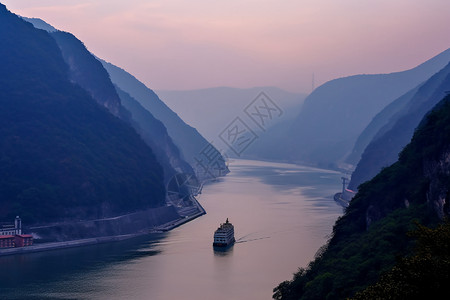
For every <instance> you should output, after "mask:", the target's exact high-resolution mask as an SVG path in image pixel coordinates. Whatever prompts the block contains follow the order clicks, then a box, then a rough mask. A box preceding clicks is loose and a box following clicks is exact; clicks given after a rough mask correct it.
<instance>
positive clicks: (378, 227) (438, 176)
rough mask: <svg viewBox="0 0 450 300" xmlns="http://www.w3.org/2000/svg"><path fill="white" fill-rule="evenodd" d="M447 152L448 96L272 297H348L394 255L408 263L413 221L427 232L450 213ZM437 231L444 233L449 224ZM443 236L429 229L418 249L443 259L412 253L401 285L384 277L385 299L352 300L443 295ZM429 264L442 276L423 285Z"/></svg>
mask: <svg viewBox="0 0 450 300" xmlns="http://www.w3.org/2000/svg"><path fill="white" fill-rule="evenodd" d="M449 149H450V96H446V97H445V98H444V99H442V100H441V101H439V102H438V104H437V105H436V106H435V107H434V108H433V109H432V111H431V112H430V113H429V114H427V116H425V117H424V118H423V119H422V121H420V126H419V127H418V129H417V130H416V131H415V133H414V136H413V138H412V140H411V142H410V143H409V144H408V145H407V146H406V147H405V148H404V149H403V150H402V152H401V154H400V156H399V159H398V161H397V162H395V163H394V164H392V165H391V166H389V167H387V168H385V169H383V170H382V171H381V172H380V173H378V174H377V175H376V176H375V177H374V178H372V179H371V180H369V181H367V182H365V183H364V184H362V185H361V186H360V189H359V191H358V193H357V194H356V196H355V197H354V198H353V200H352V201H351V202H350V205H349V207H348V208H347V209H346V211H345V214H344V215H343V216H342V217H340V218H339V219H338V220H337V221H336V224H335V225H334V228H333V234H332V237H331V238H330V240H329V242H328V243H327V244H326V245H324V246H323V247H322V248H321V249H319V251H318V252H317V254H316V255H315V259H314V260H313V261H312V262H311V263H310V264H309V265H308V266H307V267H306V268H300V269H299V271H298V272H297V273H296V274H294V277H293V279H292V280H289V281H284V282H282V283H281V284H279V285H278V287H276V288H275V289H274V296H273V298H274V299H278V300H291V299H292V300H293V299H301V300H307V299H350V298H351V297H354V296H355V293H357V292H359V291H362V290H364V289H365V288H367V287H368V286H370V285H373V284H374V283H375V282H376V281H377V280H378V279H379V278H380V275H381V274H384V273H385V272H386V271H388V270H390V269H391V268H392V267H393V266H394V265H395V264H396V263H397V264H398V263H402V262H403V261H400V259H399V258H400V257H406V258H409V257H411V254H412V249H413V245H414V243H413V241H412V240H411V237H410V236H409V237H408V233H409V232H411V230H413V229H414V228H415V227H416V226H414V222H420V223H421V224H422V225H425V226H429V227H431V228H433V227H435V226H436V225H437V224H442V222H443V221H444V222H445V219H446V218H448V217H449V215H450V210H449V205H448V203H449V195H450V193H449V190H450V185H449V183H450V175H449V174H450V163H449V159H448V158H449V156H450V152H449V151H450V150H449ZM444 225H445V226H447V228H448V225H449V223H448V221H447V222H446V223H444ZM449 237H450V236H449V235H448V229H447V236H446V238H442V237H439V238H438V236H436V235H435V234H431V231H430V232H427V236H426V240H425V242H426V243H425V245H424V246H425V247H426V248H428V247H430V246H435V247H437V248H438V249H439V250H440V252H441V253H443V254H445V257H446V258H447V260H440V257H439V256H430V255H428V253H425V254H424V253H419V255H418V256H416V257H415V259H414V262H416V264H411V263H410V264H408V265H406V267H409V268H405V269H406V270H408V271H409V272H408V273H406V272H402V273H401V274H399V275H400V277H401V283H403V285H402V286H400V285H399V286H397V284H398V281H394V280H393V279H394V278H387V279H388V280H387V282H386V283H385V284H386V285H387V286H385V287H384V288H385V289H384V291H385V293H384V296H382V297H379V296H378V297H377V296H374V295H372V296H371V297H368V298H367V296H366V297H360V298H358V297H356V298H355V299H384V298H385V297H392V298H394V299H407V298H408V299H422V298H423V295H426V296H425V297H427V296H429V295H438V294H442V293H445V291H446V288H447V285H446V283H447V282H448V268H446V267H448V246H446V245H448V244H449ZM430 262H435V263H436V266H441V265H444V266H445V267H444V268H441V269H440V270H439V271H441V272H442V273H440V275H443V276H442V277H441V276H437V278H434V279H433V280H430V274H432V273H433V272H435V270H434V269H430V266H431V265H432V264H430ZM403 266H405V264H404V263H403ZM436 271H437V270H436ZM393 282H394V283H395V284H393ZM392 291H396V292H399V293H398V294H393V293H392ZM389 292H390V293H389ZM418 295H421V297H419V296H418Z"/></svg>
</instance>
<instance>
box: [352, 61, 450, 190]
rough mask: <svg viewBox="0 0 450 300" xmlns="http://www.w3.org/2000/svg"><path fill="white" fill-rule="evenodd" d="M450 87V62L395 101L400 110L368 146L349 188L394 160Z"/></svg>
mask: <svg viewBox="0 0 450 300" xmlns="http://www.w3.org/2000/svg"><path fill="white" fill-rule="evenodd" d="M449 61H450V59H449ZM449 89H450V64H448V65H447V66H446V67H445V68H443V69H442V70H441V71H439V72H438V73H436V74H435V75H433V76H432V77H431V78H429V79H428V80H427V81H426V82H425V83H423V84H422V85H420V87H418V88H415V89H413V90H412V92H409V93H407V94H406V95H404V96H403V97H401V98H399V99H398V100H397V101H395V102H394V104H398V102H400V105H398V106H399V107H401V109H399V110H398V111H396V113H395V114H394V115H393V116H391V117H390V118H389V119H386V120H387V122H385V125H384V126H382V127H381V128H380V129H379V130H378V132H377V134H375V135H374V137H373V139H372V140H371V142H370V143H369V144H368V146H367V147H366V148H365V150H364V152H363V154H362V157H361V160H360V161H359V163H358V165H357V167H356V169H355V171H354V172H353V174H352V179H351V182H350V184H349V188H351V189H356V188H357V187H358V185H359V184H361V183H363V182H364V181H366V180H369V179H371V178H372V177H373V176H375V175H376V174H377V173H378V172H379V171H380V170H381V169H382V168H383V167H387V166H389V165H391V164H392V163H394V162H395V161H396V160H397V156H398V154H399V153H400V151H401V150H402V149H403V147H405V146H406V144H407V143H408V141H409V140H410V139H411V137H412V136H413V134H414V130H415V128H416V127H417V126H418V125H419V122H420V120H421V119H422V118H423V117H424V115H425V114H426V113H427V112H428V111H430V110H431V109H432V108H433V107H434V106H435V105H436V103H438V102H439V100H440V99H442V98H443V97H444V96H445V95H446V91H448V90H449ZM383 112H384V111H383ZM383 112H382V113H383ZM380 114H381V113H380Z"/></svg>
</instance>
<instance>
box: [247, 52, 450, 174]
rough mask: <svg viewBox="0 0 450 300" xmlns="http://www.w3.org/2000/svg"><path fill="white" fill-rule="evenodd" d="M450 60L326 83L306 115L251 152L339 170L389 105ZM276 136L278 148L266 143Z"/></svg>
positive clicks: (443, 55)
mask: <svg viewBox="0 0 450 300" xmlns="http://www.w3.org/2000/svg"><path fill="white" fill-rule="evenodd" d="M449 60H450V50H446V51H444V52H442V53H441V54H439V55H437V56H435V57H434V58H432V59H430V60H428V61H426V62H424V63H423V64H421V65H419V66H417V67H415V68H413V69H410V70H407V71H403V72H396V73H390V74H375V75H355V76H349V77H345V78H339V79H334V80H331V81H328V82H326V83H325V84H323V85H321V86H320V87H318V88H317V89H316V90H314V91H313V93H311V94H310V95H309V96H308V97H307V98H306V99H305V102H304V104H303V106H302V109H301V112H300V114H299V115H298V116H297V117H296V118H295V119H294V120H293V121H291V122H286V123H285V124H284V125H283V126H282V127H283V128H278V129H277V130H278V132H277V134H271V135H269V134H268V135H267V136H266V135H262V136H261V138H260V140H259V141H258V142H259V143H261V144H262V145H263V146H262V147H256V146H257V143H255V144H254V147H253V146H252V149H250V152H252V153H253V154H255V155H257V156H259V157H262V158H266V159H278V160H280V159H283V160H288V161H293V162H304V163H309V164H314V165H318V166H322V167H336V166H337V165H339V163H340V162H342V161H343V160H344V158H345V157H347V156H348V155H349V154H350V152H351V151H352V149H353V146H354V144H355V141H356V140H357V138H358V136H359V135H360V134H361V132H362V131H363V130H364V129H365V128H366V127H367V126H368V124H369V123H370V121H371V120H372V119H373V118H374V117H375V115H376V114H377V113H378V112H380V111H381V110H382V109H383V108H384V107H386V105H388V104H390V103H391V102H392V101H394V100H395V99H397V98H398V97H400V96H402V95H403V94H405V93H406V92H408V91H409V90H411V89H413V88H415V87H416V86H417V85H419V84H420V83H422V82H423V81H425V80H427V79H428V78H429V77H430V76H432V75H433V74H435V73H436V72H438V71H439V70H440V69H442V68H443V67H444V66H445V65H446V64H447V63H448V61H449ZM272 136H276V140H275V141H273V142H270V141H264V140H265V139H269V138H271V137H272Z"/></svg>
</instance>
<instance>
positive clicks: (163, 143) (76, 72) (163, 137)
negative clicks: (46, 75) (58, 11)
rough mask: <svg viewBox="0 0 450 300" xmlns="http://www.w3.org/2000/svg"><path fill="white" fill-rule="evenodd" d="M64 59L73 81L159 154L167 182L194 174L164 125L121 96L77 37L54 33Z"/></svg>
mask: <svg viewBox="0 0 450 300" xmlns="http://www.w3.org/2000/svg"><path fill="white" fill-rule="evenodd" d="M51 35H52V36H53V37H54V38H55V40H56V41H57V43H58V45H59V47H60V48H61V51H62V53H63V58H64V60H65V61H66V63H67V64H68V65H69V71H70V72H69V73H70V79H71V80H72V81H74V82H76V83H77V84H79V85H80V86H81V87H83V88H84V89H85V90H87V91H88V92H89V93H90V94H91V96H92V97H93V98H94V99H95V100H96V101H97V103H99V104H100V105H102V106H104V107H105V108H107V109H108V110H109V111H110V112H111V113H112V114H114V115H115V116H117V117H120V118H121V119H123V120H124V121H126V122H127V123H129V124H130V125H131V126H132V127H133V128H135V129H136V131H137V132H138V133H139V134H140V135H141V136H142V138H143V139H144V141H145V142H146V143H147V145H149V146H150V147H151V148H152V150H153V152H154V153H155V155H156V157H157V159H158V161H159V162H160V164H161V165H162V167H163V169H164V178H165V182H166V183H167V182H168V181H169V180H170V178H171V177H172V176H173V175H174V174H175V173H177V172H183V173H190V174H192V173H193V172H194V171H193V169H192V168H191V167H190V166H189V165H188V164H187V163H186V162H185V161H183V160H182V158H181V157H180V152H179V150H178V149H177V147H176V146H175V145H174V144H173V142H172V139H171V138H170V137H169V135H168V133H167V130H166V128H165V127H164V125H163V124H162V123H161V122H160V121H158V120H156V119H155V118H154V117H153V115H152V114H151V113H150V112H148V111H147V110H146V109H144V108H143V107H142V106H141V105H139V104H138V103H134V102H135V100H134V99H132V98H131V97H130V96H129V95H127V94H126V93H124V92H122V91H120V92H119V94H118V93H117V91H116V88H115V87H114V85H113V84H112V82H111V80H110V78H109V74H108V72H107V71H106V70H105V68H104V67H103V65H102V63H101V62H100V61H99V60H98V59H97V58H95V57H94V56H93V55H92V54H91V53H90V52H89V51H88V50H87V49H86V47H85V46H84V45H83V43H82V42H81V41H79V40H78V39H77V38H76V37H75V36H73V35H72V34H70V33H67V32H61V31H56V32H51Z"/></svg>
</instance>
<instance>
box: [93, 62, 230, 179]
mask: <svg viewBox="0 0 450 300" xmlns="http://www.w3.org/2000/svg"><path fill="white" fill-rule="evenodd" d="M102 63H103V66H104V67H105V69H106V70H107V71H108V73H109V75H110V77H111V81H112V82H113V83H114V84H115V85H116V86H117V87H119V88H120V89H121V90H123V91H124V92H126V93H128V94H129V95H130V96H131V97H133V98H134V99H135V100H136V101H138V102H139V104H140V105H142V107H144V108H145V109H146V110H148V111H149V112H150V113H151V114H152V115H153V116H154V117H155V118H156V119H158V120H160V121H161V122H162V123H163V124H164V125H165V126H166V128H167V132H168V133H169V135H170V137H171V138H172V140H173V142H174V143H175V145H177V147H178V148H179V149H180V152H181V154H182V158H183V159H184V160H185V161H187V162H188V163H189V164H190V165H191V166H192V167H193V168H194V170H195V171H196V174H197V176H199V177H200V179H206V178H211V177H213V178H215V177H217V176H223V175H225V174H226V173H228V172H229V170H228V168H227V166H226V163H225V159H224V157H223V156H222V154H221V153H220V152H219V151H218V150H217V149H216V148H215V147H214V146H213V145H212V144H210V143H209V142H208V141H207V140H206V139H205V138H204V137H203V136H202V135H201V134H200V133H199V132H198V131H197V130H196V129H195V128H193V127H191V126H189V125H187V124H186V123H185V122H184V121H183V120H182V119H181V118H180V117H179V116H178V115H177V114H176V113H174V112H173V111H172V110H171V109H170V108H169V107H168V106H167V105H166V104H165V103H164V102H163V101H161V99H160V98H159V97H158V96H157V95H156V94H155V92H153V91H152V90H151V89H149V88H148V87H146V86H145V85H144V84H143V83H142V82H140V81H139V80H137V79H136V78H135V77H134V76H133V75H131V74H130V73H128V72H126V71H125V70H123V69H121V68H119V67H117V66H115V65H113V64H111V63H108V62H106V61H102Z"/></svg>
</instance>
